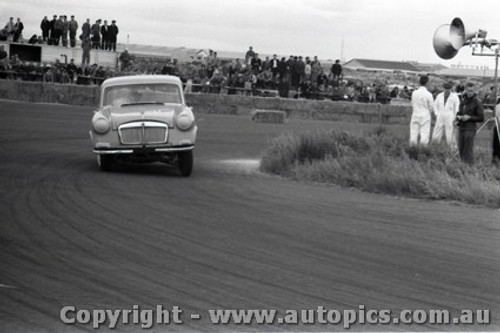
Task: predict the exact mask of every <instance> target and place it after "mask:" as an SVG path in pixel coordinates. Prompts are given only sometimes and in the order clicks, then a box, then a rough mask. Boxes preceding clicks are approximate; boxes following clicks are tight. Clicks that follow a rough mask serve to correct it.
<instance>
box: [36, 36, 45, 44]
mask: <svg viewBox="0 0 500 333" xmlns="http://www.w3.org/2000/svg"><path fill="white" fill-rule="evenodd" d="M37 43H38V44H40V45H41V44H45V41H44V40H43V37H42V36H38V41H37Z"/></svg>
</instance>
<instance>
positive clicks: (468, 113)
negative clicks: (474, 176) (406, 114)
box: [410, 75, 500, 165]
mask: <svg viewBox="0 0 500 333" xmlns="http://www.w3.org/2000/svg"><path fill="white" fill-rule="evenodd" d="M428 81H429V78H428V76H426V75H423V76H421V77H420V79H419V83H420V87H419V88H418V89H417V90H415V91H414V92H413V93H412V95H411V104H412V109H413V112H412V116H411V121H410V147H411V148H415V147H417V146H419V145H421V146H427V145H428V144H429V142H430V141H431V120H432V117H433V116H435V118H436V122H435V126H434V130H433V132H432V141H433V142H440V141H442V140H443V139H445V140H446V143H447V144H448V145H449V146H450V147H451V148H457V147H458V153H459V156H460V158H461V159H462V161H463V162H465V163H467V164H473V163H474V139H475V136H476V131H477V125H476V124H477V123H480V122H483V121H484V110H483V101H481V100H480V99H479V98H478V96H477V92H476V86H475V84H474V83H473V82H467V83H466V84H465V87H459V86H457V87H455V89H453V88H454V87H453V84H452V83H450V82H445V83H444V84H443V89H444V91H443V92H441V93H439V94H438V95H437V96H436V98H435V99H434V98H433V95H432V94H431V93H430V92H429V91H428V90H427V84H428ZM454 90H455V91H454ZM494 103H495V104H497V101H496V99H494ZM493 107H495V105H493ZM496 109H497V116H500V115H499V114H498V110H499V109H500V108H496ZM498 130H499V129H498V128H496V127H495V128H494V129H493V131H494V135H493V158H492V160H493V163H494V164H496V165H498V164H499V163H500V147H499V145H500V144H499V142H498ZM410 154H411V157H413V158H417V155H416V154H417V150H415V149H411V150H410Z"/></svg>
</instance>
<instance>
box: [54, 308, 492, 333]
mask: <svg viewBox="0 0 500 333" xmlns="http://www.w3.org/2000/svg"><path fill="white" fill-rule="evenodd" d="M205 316H206V318H208V319H209V322H210V323H211V324H213V325H227V324H238V325H335V326H338V327H343V328H345V329H348V328H349V327H351V326H352V325H354V324H359V325H376V324H377V325H378V324H382V325H383V324H386V325H390V324H393V325H398V324H402V325H409V324H417V325H424V324H425V325H471V324H478V325H488V324H489V323H490V310H487V309H475V310H460V311H457V313H453V314H452V313H451V311H449V310H445V309H430V310H429V309H428V310H419V309H416V310H410V309H408V310H402V311H399V312H397V313H396V312H394V311H392V310H388V309H385V310H375V309H368V308H366V306H364V305H360V306H358V308H357V309H348V310H335V309H326V308H325V307H323V306H318V307H317V308H316V309H303V310H281V311H280V310H276V309H260V310H250V309H246V310H242V309H211V310H207V311H206V312H205V313H204V315H202V314H200V313H189V314H187V313H184V311H183V310H182V309H181V308H179V307H178V306H174V307H172V308H168V309H166V308H164V307H163V305H157V306H156V307H155V308H141V307H140V306H139V305H133V306H132V307H131V308H129V309H114V310H111V309H93V310H89V309H79V308H77V307H75V306H65V307H63V308H62V309H61V311H60V319H61V321H62V322H63V323H65V324H68V325H71V324H79V325H91V326H92V327H93V328H95V329H98V328H99V327H103V326H105V327H108V328H115V327H116V326H117V325H119V324H124V325H137V326H139V327H141V328H143V329H149V328H152V327H153V326H155V325H182V324H183V323H184V322H185V321H186V320H190V321H198V320H200V319H202V318H204V317H205Z"/></svg>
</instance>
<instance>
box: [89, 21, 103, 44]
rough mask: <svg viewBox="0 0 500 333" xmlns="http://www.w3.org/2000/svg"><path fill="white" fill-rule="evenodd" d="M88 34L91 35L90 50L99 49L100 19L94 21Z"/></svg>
mask: <svg viewBox="0 0 500 333" xmlns="http://www.w3.org/2000/svg"><path fill="white" fill-rule="evenodd" d="M90 34H91V35H92V37H91V40H92V48H93V49H100V48H101V19H99V20H96V21H95V23H94V24H92V26H91V27H90Z"/></svg>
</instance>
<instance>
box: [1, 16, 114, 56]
mask: <svg viewBox="0 0 500 333" xmlns="http://www.w3.org/2000/svg"><path fill="white" fill-rule="evenodd" d="M23 30H24V24H23V23H22V21H21V18H17V21H16V22H14V18H13V17H11V18H10V19H9V21H8V22H7V24H6V25H5V27H4V28H3V29H2V30H0V40H4V41H10V42H14V43H18V42H24V41H25V39H24V37H23V34H22V33H23ZM40 30H41V34H40V35H36V34H34V35H32V36H31V37H30V38H29V39H26V41H27V42H28V43H29V44H47V45H54V46H59V45H61V46H63V47H76V45H77V41H78V40H80V41H81V42H82V48H85V44H86V43H88V44H89V47H90V48H92V49H101V50H107V51H114V52H116V42H117V36H118V33H119V29H118V26H117V25H116V20H112V21H111V24H108V20H104V21H103V20H102V19H98V20H96V21H95V23H93V24H91V23H90V19H89V18H87V19H86V21H85V22H84V23H83V24H82V26H81V28H80V30H79V25H78V22H77V20H76V19H75V16H74V15H71V16H70V19H69V20H68V16H67V15H54V16H53V17H52V20H49V19H48V17H47V16H45V17H44V18H43V19H42V21H41V23H40ZM79 31H80V32H81V33H80V34H78V32H79Z"/></svg>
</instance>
